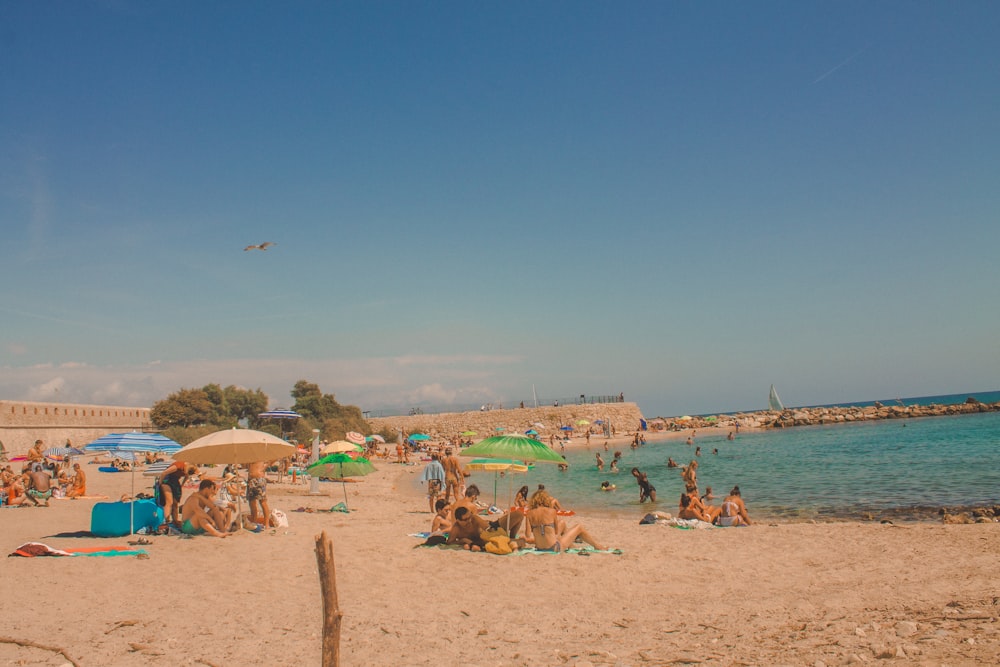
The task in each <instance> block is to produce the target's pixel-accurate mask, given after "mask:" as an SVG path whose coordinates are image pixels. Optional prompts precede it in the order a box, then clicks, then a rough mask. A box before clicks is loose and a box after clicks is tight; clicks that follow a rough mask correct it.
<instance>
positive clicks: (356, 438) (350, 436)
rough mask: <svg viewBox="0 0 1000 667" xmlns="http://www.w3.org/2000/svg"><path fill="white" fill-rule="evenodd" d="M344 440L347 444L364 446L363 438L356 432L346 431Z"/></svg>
mask: <svg viewBox="0 0 1000 667" xmlns="http://www.w3.org/2000/svg"><path fill="white" fill-rule="evenodd" d="M344 439H345V440H347V441H348V442H353V443H354V444H355V445H363V444H365V436H363V435H361V434H360V433H358V432H357V431H348V432H347V434H346V435H345V436H344Z"/></svg>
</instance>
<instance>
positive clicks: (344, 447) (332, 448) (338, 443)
mask: <svg viewBox="0 0 1000 667" xmlns="http://www.w3.org/2000/svg"><path fill="white" fill-rule="evenodd" d="M363 451H365V448H364V447H362V446H361V445H356V444H354V443H353V442H347V441H346V440H335V441H334V442H331V443H330V444H329V445H326V446H324V447H323V449H321V450H319V455H320V456H329V455H330V454H340V453H344V452H363Z"/></svg>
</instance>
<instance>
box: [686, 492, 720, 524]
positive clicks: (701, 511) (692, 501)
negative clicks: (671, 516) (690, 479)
mask: <svg viewBox="0 0 1000 667" xmlns="http://www.w3.org/2000/svg"><path fill="white" fill-rule="evenodd" d="M718 514H719V508H717V507H705V505H704V503H702V502H701V498H699V497H698V496H697V495H696V494H688V493H682V494H681V504H680V508H679V509H678V512H677V518H679V519H698V520H699V521H704V522H706V523H712V521H713V520H714V519H715V517H716V516H718Z"/></svg>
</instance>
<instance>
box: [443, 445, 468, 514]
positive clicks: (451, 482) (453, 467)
mask: <svg viewBox="0 0 1000 667" xmlns="http://www.w3.org/2000/svg"><path fill="white" fill-rule="evenodd" d="M441 466H442V467H443V468H444V499H445V500H446V501H447V500H448V499H450V498H451V497H452V495H454V497H455V500H458V499H459V498H461V497H462V492H461V488H462V486H463V485H464V483H465V481H464V480H465V471H464V470H462V464H461V462H460V461H459V460H458V457H457V456H455V455H454V454H453V453H452V450H451V447H448V448H447V449H445V450H444V458H443V459H442V460H441Z"/></svg>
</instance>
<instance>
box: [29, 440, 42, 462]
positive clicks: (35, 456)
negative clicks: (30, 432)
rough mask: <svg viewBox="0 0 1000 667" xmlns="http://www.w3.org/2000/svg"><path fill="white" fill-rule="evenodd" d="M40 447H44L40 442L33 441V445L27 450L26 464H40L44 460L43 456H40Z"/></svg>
mask: <svg viewBox="0 0 1000 667" xmlns="http://www.w3.org/2000/svg"><path fill="white" fill-rule="evenodd" d="M42 447H44V445H43V444H42V441H41V440H35V444H34V445H32V446H31V449H29V450H28V455H27V456H28V463H41V462H42V461H44V460H45V455H44V454H42Z"/></svg>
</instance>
